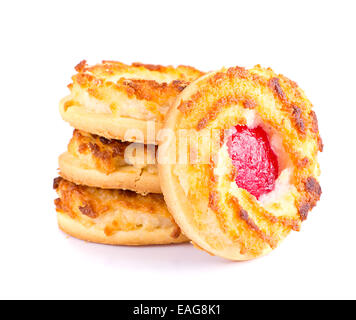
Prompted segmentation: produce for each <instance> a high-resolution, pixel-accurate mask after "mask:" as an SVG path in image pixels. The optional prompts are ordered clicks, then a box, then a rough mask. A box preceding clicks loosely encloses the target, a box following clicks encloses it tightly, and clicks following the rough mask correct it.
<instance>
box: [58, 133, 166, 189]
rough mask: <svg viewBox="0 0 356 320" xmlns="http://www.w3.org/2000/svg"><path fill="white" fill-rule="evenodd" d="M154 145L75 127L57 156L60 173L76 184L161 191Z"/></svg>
mask: <svg viewBox="0 0 356 320" xmlns="http://www.w3.org/2000/svg"><path fill="white" fill-rule="evenodd" d="M155 154H156V147H155V146H154V145H151V146H147V145H143V144H138V143H130V142H122V141H120V140H114V139H107V138H104V137H100V136H97V135H94V134H90V133H87V132H84V131H80V130H77V129H75V130H74V132H73V137H72V139H71V140H70V142H69V144H68V150H67V152H65V153H63V154H62V155H61V156H60V157H59V160H58V162H59V170H60V175H61V176H62V177H64V178H66V179H67V180H69V181H71V182H74V183H76V184H81V185H87V186H91V187H99V188H109V189H127V190H132V191H135V192H138V193H141V194H147V193H161V188H160V183H159V177H158V169H157V165H156V159H155Z"/></svg>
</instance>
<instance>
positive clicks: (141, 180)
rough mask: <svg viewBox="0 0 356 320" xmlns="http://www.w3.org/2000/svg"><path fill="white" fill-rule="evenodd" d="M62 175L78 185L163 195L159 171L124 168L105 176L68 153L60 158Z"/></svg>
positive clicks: (132, 167) (131, 167)
mask: <svg viewBox="0 0 356 320" xmlns="http://www.w3.org/2000/svg"><path fill="white" fill-rule="evenodd" d="M58 164H59V170H60V172H59V173H60V175H61V176H62V177H63V178H65V179H67V180H69V181H71V182H74V183H76V184H80V185H85V186H89V187H98V188H104V189H124V190H132V191H135V192H137V193H140V194H147V193H161V187H160V183H159V177H158V172H157V171H149V170H147V169H145V168H135V167H134V166H122V167H120V168H119V169H118V170H116V171H114V172H112V173H109V174H105V173H103V172H101V171H99V170H97V169H93V168H90V167H88V166H86V165H85V164H84V163H83V162H82V161H81V160H80V159H78V158H75V157H74V156H73V155H71V154H70V153H68V152H65V153H63V154H61V155H60V156H59V159H58Z"/></svg>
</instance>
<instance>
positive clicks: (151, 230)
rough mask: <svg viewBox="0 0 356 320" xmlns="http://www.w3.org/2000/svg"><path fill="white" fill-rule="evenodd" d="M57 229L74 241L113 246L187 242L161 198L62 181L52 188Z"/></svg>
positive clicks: (153, 195) (55, 183)
mask: <svg viewBox="0 0 356 320" xmlns="http://www.w3.org/2000/svg"><path fill="white" fill-rule="evenodd" d="M53 187H54V189H55V190H56V191H57V193H58V195H59V198H58V199H56V200H55V205H56V210H57V218H58V224H59V227H60V229H62V230H63V231H64V232H65V233H67V234H69V235H71V236H73V237H76V238H78V239H82V240H87V241H91V242H97V243H104V244H113V245H152V244H170V243H181V242H185V241H187V238H186V237H185V236H184V235H183V234H182V233H181V232H180V229H179V227H178V226H177V225H176V223H175V222H174V220H173V218H172V216H171V215H170V214H169V212H168V210H167V207H166V204H165V202H164V200H163V196H162V195H159V194H148V195H146V196H143V195H139V194H137V193H135V192H132V191H124V190H109V189H99V188H92V187H86V186H79V185H76V184H74V183H71V182H69V181H66V180H64V179H63V178H60V177H59V178H56V179H55V180H54V184H53Z"/></svg>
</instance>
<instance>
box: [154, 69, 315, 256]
mask: <svg viewBox="0 0 356 320" xmlns="http://www.w3.org/2000/svg"><path fill="white" fill-rule="evenodd" d="M251 119H253V122H254V124H253V125H256V123H258V125H261V126H263V128H264V129H265V130H266V131H267V133H268V135H269V137H270V139H272V138H273V141H274V143H277V142H276V141H278V143H279V144H280V146H279V148H280V150H279V149H278V150H279V152H280V154H278V157H280V159H279V161H282V159H283V165H281V172H280V176H279V178H278V181H279V182H278V183H279V185H280V186H281V188H280V189H279V190H282V191H278V190H276V191H274V192H275V194H276V196H275V197H272V196H271V197H269V198H268V197H266V198H265V199H264V200H261V201H259V200H257V199H256V198H255V197H254V196H252V195H251V194H249V193H248V192H247V191H246V190H243V189H240V188H238V187H237V186H236V184H235V183H234V182H232V180H233V177H234V176H235V173H234V169H233V165H232V162H231V159H230V157H229V156H228V155H227V156H226V154H227V151H226V150H225V149H224V145H223V146H221V143H220V142H219V141H216V142H215V141H212V139H211V141H212V144H215V145H220V147H219V148H218V150H214V151H212V150H210V151H211V152H210V154H211V159H212V161H210V163H209V162H207V163H198V164H187V165H182V164H159V173H160V178H161V179H160V181H161V187H162V191H163V193H164V196H165V199H166V202H167V205H168V207H169V209H170V211H171V213H172V214H173V215H174V217H175V219H176V221H177V223H178V224H179V225H180V227H181V228H182V230H183V231H184V232H185V234H187V235H188V237H189V238H190V239H192V241H193V242H195V243H197V244H198V245H199V246H200V247H202V248H203V249H204V250H206V251H209V252H210V253H212V254H215V255H219V256H222V257H225V258H229V259H232V260H246V259H252V258H255V257H258V256H261V255H264V254H266V253H267V252H269V251H270V250H272V249H273V248H275V247H276V246H277V245H278V243H279V242H280V241H281V240H283V239H284V237H285V236H286V235H287V234H288V233H289V232H290V230H299V228H300V224H301V221H302V220H304V219H305V218H306V216H307V212H308V211H309V210H310V209H311V208H312V207H313V206H315V204H316V202H317V201H318V200H319V198H320V195H321V188H320V185H319V183H318V181H317V177H318V175H319V164H318V162H317V153H318V151H319V150H320V149H321V139H320V136H319V132H318V128H317V120H316V116H315V113H314V111H313V110H312V104H311V103H310V101H309V100H308V99H307V98H306V96H305V94H304V92H303V91H302V90H301V89H300V88H299V87H298V86H297V85H296V83H295V82H293V81H291V80H289V79H287V78H286V77H284V76H282V75H277V74H275V73H274V72H273V71H272V70H271V69H263V68H261V67H260V66H256V67H255V68H253V69H251V70H246V69H244V68H241V67H235V68H230V69H227V70H226V69H224V70H222V71H220V72H215V73H211V74H209V75H206V76H204V77H202V78H200V79H198V80H197V81H195V82H193V83H192V84H191V85H189V86H188V87H187V88H186V89H185V90H184V91H183V92H182V94H181V95H180V96H179V97H178V98H177V100H176V103H175V105H174V106H173V107H172V108H171V109H170V110H169V112H168V114H167V116H166V120H165V125H164V128H165V129H172V130H173V131H174V132H175V133H176V137H178V134H177V131H178V130H180V129H184V130H191V131H190V132H191V134H196V133H198V132H199V133H201V134H206V135H207V136H210V137H213V136H214V135H213V134H212V132H213V131H214V130H215V131H216V130H217V131H219V132H224V131H225V130H228V129H230V128H232V127H233V126H235V125H251V124H250V121H252V120H251ZM277 138H278V139H277ZM279 141H280V142H279ZM178 146H179V142H176V144H173V143H172V144H171V145H169V146H168V148H167V146H165V149H164V150H163V146H162V148H161V149H160V152H161V151H162V152H166V153H167V154H170V153H172V152H173V148H176V149H177V150H178ZM188 148H191V147H190V146H189V147H188ZM209 148H210V146H207V145H204V144H203V145H199V148H198V149H197V150H195V153H197V154H198V158H199V156H200V155H202V154H204V153H205V152H206V151H207V150H206V149H209ZM208 151H209V150H208ZM207 182H209V183H207ZM282 186H283V188H282ZM277 191H278V192H280V194H279V193H276V192H277Z"/></svg>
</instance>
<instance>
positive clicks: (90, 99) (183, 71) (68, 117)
mask: <svg viewBox="0 0 356 320" xmlns="http://www.w3.org/2000/svg"><path fill="white" fill-rule="evenodd" d="M75 69H76V71H77V72H78V73H77V74H76V75H74V76H73V77H72V80H73V83H71V84H70V85H69V86H68V87H69V89H70V91H71V93H70V95H69V96H67V97H66V98H64V99H62V101H61V102H60V113H61V115H62V117H63V119H64V120H65V121H68V122H69V123H70V124H71V125H72V126H73V127H74V128H77V129H80V130H83V131H86V132H90V133H95V134H97V135H99V136H103V137H106V138H109V139H119V140H124V141H138V142H142V143H147V142H148V143H154V142H155V141H153V140H154V139H155V134H157V132H158V130H159V129H160V128H161V127H162V123H163V119H164V115H165V113H166V111H167V109H168V108H169V107H170V106H171V104H172V103H173V102H174V100H175V98H176V96H177V95H178V94H179V93H180V92H181V91H182V90H183V89H184V88H185V87H186V86H187V85H188V84H189V82H191V81H193V80H195V79H197V78H198V77H200V76H201V75H202V74H203V73H202V72H201V71H199V70H197V69H195V68H193V67H188V66H178V67H177V68H174V67H171V66H159V65H150V64H141V63H133V64H132V65H126V64H123V63H121V62H115V61H103V62H102V63H101V64H97V65H94V66H88V65H87V64H86V61H85V60H84V61H82V62H80V63H79V64H78V65H77V66H76V67H75ZM129 129H132V130H131V131H128V130H129ZM153 131H155V132H153ZM151 133H152V136H151V137H150V135H151ZM148 140H152V141H148Z"/></svg>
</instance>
